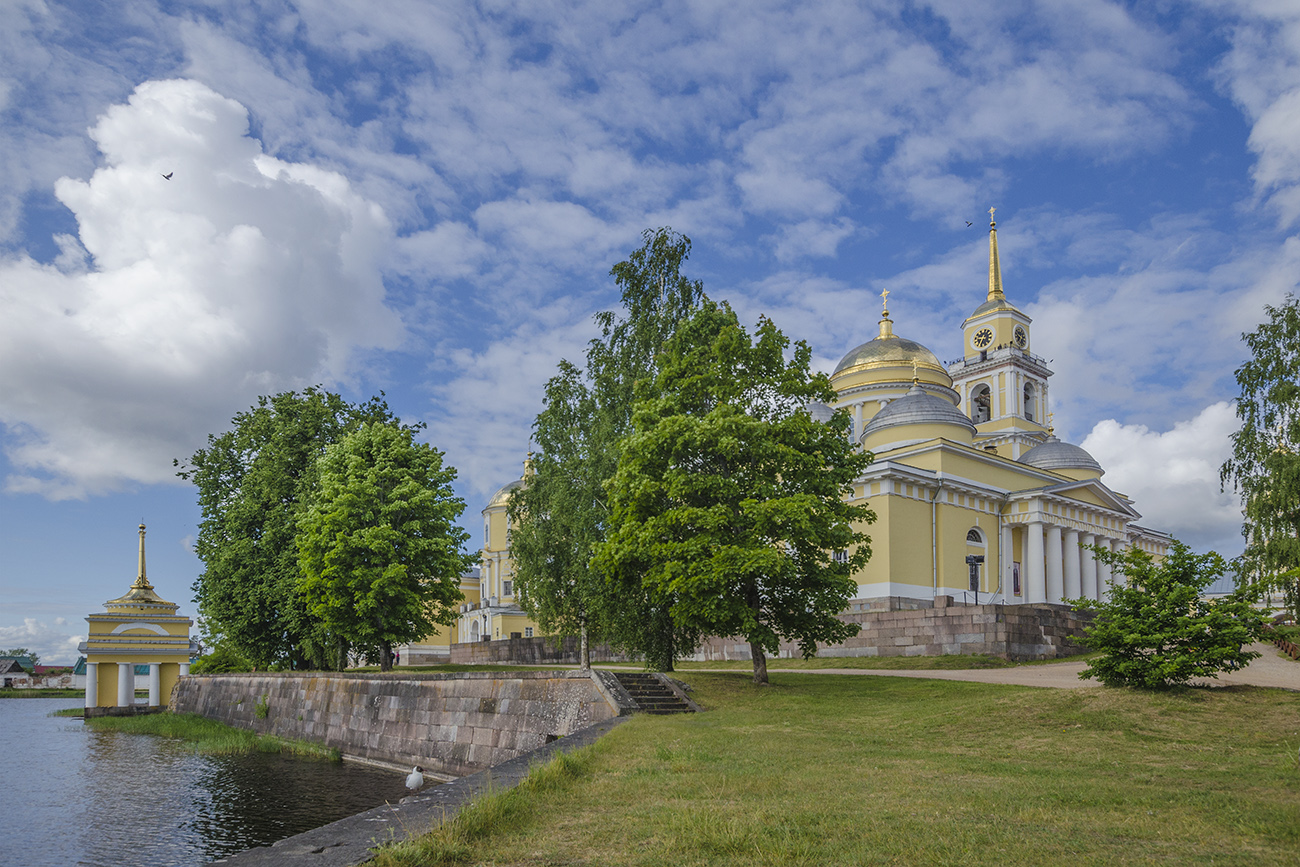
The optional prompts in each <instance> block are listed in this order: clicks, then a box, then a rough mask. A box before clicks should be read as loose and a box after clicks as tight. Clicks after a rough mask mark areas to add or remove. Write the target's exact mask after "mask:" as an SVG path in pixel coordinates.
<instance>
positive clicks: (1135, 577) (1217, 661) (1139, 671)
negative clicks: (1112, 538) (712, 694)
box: [1069, 540, 1265, 689]
mask: <svg viewBox="0 0 1300 867" xmlns="http://www.w3.org/2000/svg"><path fill="white" fill-rule="evenodd" d="M1092 550H1093V551H1094V553H1095V554H1096V556H1097V558H1098V559H1099V560H1101V561H1102V562H1104V563H1109V564H1110V565H1111V567H1112V568H1113V569H1114V571H1115V574H1116V575H1124V576H1127V581H1126V582H1125V581H1115V582H1114V583H1113V585H1112V587H1111V593H1110V598H1109V599H1108V600H1106V601H1104V602H1098V601H1097V600H1093V599H1072V600H1069V601H1070V604H1071V605H1073V606H1075V607H1076V608H1081V609H1092V610H1094V611H1096V612H1097V617H1096V619H1095V620H1094V621H1093V623H1092V624H1091V625H1090V626H1088V627H1086V628H1085V631H1086V633H1087V634H1086V637H1085V638H1084V640H1083V644H1084V646H1086V647H1089V648H1091V649H1093V650H1100V651H1102V653H1103V655H1102V656H1100V657H1098V658H1096V659H1094V660H1092V661H1091V662H1089V663H1088V667H1087V668H1085V669H1084V670H1083V671H1082V672H1080V674H1079V677H1081V678H1090V677H1091V678H1096V679H1097V680H1100V681H1101V682H1102V683H1104V684H1106V685H1107V686H1136V687H1142V688H1145V689H1161V688H1164V687H1168V686H1173V685H1176V684H1185V683H1187V682H1188V681H1189V680H1191V679H1192V678H1194V677H1214V676H1216V675H1217V674H1218V673H1219V672H1220V671H1236V670H1237V669H1239V668H1242V667H1244V666H1245V665H1246V664H1247V663H1249V662H1250V660H1252V659H1254V658H1255V657H1257V656H1259V654H1258V653H1256V652H1254V651H1250V650H1246V649H1245V646H1246V645H1247V644H1249V643H1250V642H1252V641H1254V640H1256V639H1257V638H1259V637H1260V635H1261V634H1262V632H1263V628H1264V623H1265V620H1264V615H1263V613H1262V612H1260V611H1258V610H1257V609H1256V608H1254V607H1253V606H1252V605H1251V602H1250V591H1249V590H1247V589H1246V588H1239V589H1238V590H1237V592H1236V593H1233V594H1232V595H1230V596H1228V597H1226V598H1224V599H1220V600H1217V601H1213V602H1211V601H1207V600H1205V599H1203V598H1202V597H1201V591H1203V590H1204V589H1205V588H1206V587H1208V586H1209V585H1210V584H1212V583H1213V582H1214V581H1215V579H1217V578H1218V577H1219V576H1220V575H1222V574H1223V573H1224V570H1225V569H1226V568H1227V564H1226V563H1225V562H1224V560H1223V558H1222V557H1220V556H1219V555H1218V554H1216V553H1214V552H1213V551H1211V552H1210V553H1208V554H1193V553H1192V552H1191V550H1190V549H1188V547H1187V546H1186V545H1184V544H1183V543H1182V542H1179V541H1177V540H1175V541H1174V542H1173V544H1172V546H1171V547H1170V549H1169V553H1168V554H1167V555H1166V556H1165V558H1164V559H1163V560H1161V561H1159V562H1156V560H1155V559H1154V558H1153V557H1152V556H1151V555H1150V554H1148V553H1146V552H1145V551H1143V550H1141V549H1139V548H1128V549H1126V550H1124V551H1109V550H1107V549H1105V548H1100V547H1096V546H1094V547H1093V548H1092Z"/></svg>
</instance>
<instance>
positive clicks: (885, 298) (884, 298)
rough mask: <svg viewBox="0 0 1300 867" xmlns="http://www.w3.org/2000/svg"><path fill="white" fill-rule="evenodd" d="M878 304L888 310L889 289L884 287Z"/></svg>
mask: <svg viewBox="0 0 1300 867" xmlns="http://www.w3.org/2000/svg"><path fill="white" fill-rule="evenodd" d="M880 306H881V307H883V308H884V309H885V311H886V312H888V311H889V290H888V289H885V290H883V291H882V292H881V293H880Z"/></svg>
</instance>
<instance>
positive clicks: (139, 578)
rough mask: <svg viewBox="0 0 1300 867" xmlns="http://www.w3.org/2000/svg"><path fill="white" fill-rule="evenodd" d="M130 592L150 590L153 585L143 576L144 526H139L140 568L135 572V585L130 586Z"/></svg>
mask: <svg viewBox="0 0 1300 867" xmlns="http://www.w3.org/2000/svg"><path fill="white" fill-rule="evenodd" d="M131 589H132V590H152V589H153V585H152V584H150V583H149V579H148V578H147V577H146V576H145V570H144V524H141V525H140V567H139V569H137V570H136V576H135V583H133V584H132V585H131Z"/></svg>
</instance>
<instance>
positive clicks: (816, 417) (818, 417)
mask: <svg viewBox="0 0 1300 867" xmlns="http://www.w3.org/2000/svg"><path fill="white" fill-rule="evenodd" d="M808 414H809V415H810V416H812V417H813V421H819V422H822V423H823V424H825V423H826V422H828V421H830V420H831V417H832V416H834V415H835V410H834V409H833V408H831V407H830V406H828V405H827V404H824V403H822V402H821V401H820V400H814V401H810V402H809V404H808Z"/></svg>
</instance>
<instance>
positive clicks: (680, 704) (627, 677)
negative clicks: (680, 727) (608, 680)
mask: <svg viewBox="0 0 1300 867" xmlns="http://www.w3.org/2000/svg"><path fill="white" fill-rule="evenodd" d="M614 676H615V677H617V678H618V682H619V683H620V684H622V685H623V688H624V689H626V690H627V691H628V694H629V695H631V696H632V700H633V701H635V702H636V704H637V707H638V708H640V710H641V712H642V713H649V714H670V713H692V712H693V709H692V708H691V706H690V705H688V704H687V703H686V702H684V701H682V699H681V698H680V697H679V696H678V695H677V694H676V693H675V692H673V691H672V690H671V689H670V688H669V687H668V685H667V684H665V683H664V682H663V681H662V680H660V679H659V678H658V677H656V676H655V675H653V674H640V673H628V672H617V673H615V675H614Z"/></svg>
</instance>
